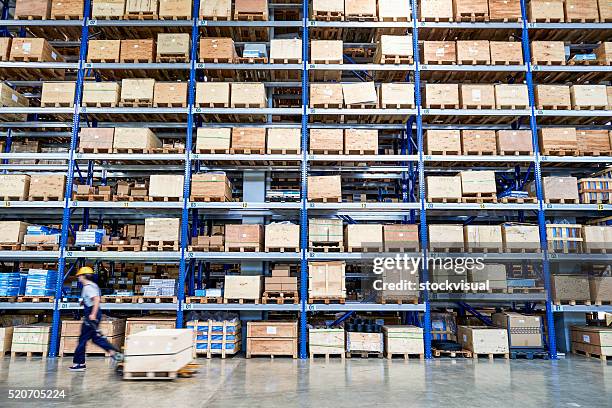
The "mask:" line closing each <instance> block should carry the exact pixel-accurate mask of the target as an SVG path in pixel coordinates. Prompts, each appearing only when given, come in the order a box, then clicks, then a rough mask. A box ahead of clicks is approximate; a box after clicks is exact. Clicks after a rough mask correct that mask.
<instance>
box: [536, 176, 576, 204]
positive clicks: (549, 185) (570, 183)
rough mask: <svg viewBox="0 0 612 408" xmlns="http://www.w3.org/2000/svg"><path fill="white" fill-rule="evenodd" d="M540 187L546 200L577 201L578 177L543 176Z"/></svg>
mask: <svg viewBox="0 0 612 408" xmlns="http://www.w3.org/2000/svg"><path fill="white" fill-rule="evenodd" d="M542 188H543V190H544V198H545V200H546V201H547V202H549V201H551V200H555V201H557V200H568V201H570V202H574V201H575V202H578V179H577V178H576V177H554V176H550V177H543V178H542Z"/></svg>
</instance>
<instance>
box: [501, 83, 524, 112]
mask: <svg viewBox="0 0 612 408" xmlns="http://www.w3.org/2000/svg"><path fill="white" fill-rule="evenodd" d="M528 106H529V96H528V93H527V85H523V84H511V85H508V84H495V107H496V108H497V109H521V108H527V107H528Z"/></svg>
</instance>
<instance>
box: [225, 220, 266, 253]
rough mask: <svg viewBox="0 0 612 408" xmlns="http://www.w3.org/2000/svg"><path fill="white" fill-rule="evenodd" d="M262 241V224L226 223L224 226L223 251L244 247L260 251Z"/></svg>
mask: <svg viewBox="0 0 612 408" xmlns="http://www.w3.org/2000/svg"><path fill="white" fill-rule="evenodd" d="M262 242H263V225H259V224H227V225H226V226H225V251H226V252H229V251H230V250H231V249H234V248H237V249H240V248H245V249H250V250H251V251H253V249H254V250H255V252H260V251H261V247H262Z"/></svg>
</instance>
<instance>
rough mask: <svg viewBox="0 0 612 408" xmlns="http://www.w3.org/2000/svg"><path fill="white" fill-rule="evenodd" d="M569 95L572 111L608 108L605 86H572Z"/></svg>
mask: <svg viewBox="0 0 612 408" xmlns="http://www.w3.org/2000/svg"><path fill="white" fill-rule="evenodd" d="M570 95H571V99H572V108H573V109H600V108H602V107H603V108H604V109H605V108H606V107H607V106H608V94H607V90H606V86H605V85H572V86H571V87H570Z"/></svg>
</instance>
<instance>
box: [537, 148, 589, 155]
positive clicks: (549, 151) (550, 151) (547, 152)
mask: <svg viewBox="0 0 612 408" xmlns="http://www.w3.org/2000/svg"><path fill="white" fill-rule="evenodd" d="M542 154H543V155H545V156H579V155H580V151H579V150H578V149H542Z"/></svg>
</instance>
